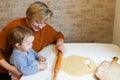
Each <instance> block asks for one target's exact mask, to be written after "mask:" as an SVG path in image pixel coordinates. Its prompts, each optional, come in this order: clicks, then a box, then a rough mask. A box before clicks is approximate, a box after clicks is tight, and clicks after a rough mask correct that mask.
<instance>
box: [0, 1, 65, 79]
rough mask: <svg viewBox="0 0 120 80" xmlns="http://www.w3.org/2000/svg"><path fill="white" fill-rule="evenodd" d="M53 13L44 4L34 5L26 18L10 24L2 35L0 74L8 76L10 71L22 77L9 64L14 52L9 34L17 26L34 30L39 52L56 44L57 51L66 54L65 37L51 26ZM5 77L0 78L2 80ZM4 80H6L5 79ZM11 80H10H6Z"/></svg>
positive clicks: (0, 34)
mask: <svg viewBox="0 0 120 80" xmlns="http://www.w3.org/2000/svg"><path fill="white" fill-rule="evenodd" d="M52 14H53V13H52V11H51V10H50V9H49V7H48V6H47V5H46V4H45V3H43V2H35V3H32V4H31V5H30V6H29V7H28V9H27V11H26V17H24V18H19V19H15V20H13V21H11V22H10V23H8V24H7V25H6V26H5V27H4V29H3V31H2V32H1V33H0V74H2V75H5V76H6V75H7V76H8V71H9V72H11V73H12V74H14V75H16V76H18V77H20V76H21V73H20V72H19V71H18V70H17V68H15V67H14V66H12V65H10V64H9V63H8V60H9V57H10V55H11V52H12V50H13V47H12V46H11V42H10V41H9V38H8V33H9V32H10V31H11V29H13V28H14V27H16V26H25V27H28V28H30V29H31V30H33V34H34V41H33V49H34V50H35V51H36V52H38V51H40V50H42V49H43V48H44V47H46V46H47V45H48V44H51V43H56V49H57V50H60V51H62V52H64V49H65V48H64V45H63V43H64V35H63V34H62V33H61V32H58V31H56V30H55V29H54V28H53V27H52V26H51V25H49V24H48V23H47V22H48V19H50V18H51V17H52ZM2 78H3V77H2V76H0V79H2ZM2 80H5V79H4V78H3V79H2ZM6 80H10V79H6Z"/></svg>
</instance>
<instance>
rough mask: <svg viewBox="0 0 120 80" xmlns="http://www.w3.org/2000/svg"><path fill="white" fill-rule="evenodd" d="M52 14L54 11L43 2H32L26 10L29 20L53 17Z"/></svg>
mask: <svg viewBox="0 0 120 80" xmlns="http://www.w3.org/2000/svg"><path fill="white" fill-rule="evenodd" d="M52 14H53V13H52V11H51V10H50V9H49V7H48V6H47V5H46V4H45V3H43V2H35V3H32V4H31V5H30V6H29V7H28V9H27V11H26V16H27V18H28V20H33V19H36V18H40V19H45V18H46V17H47V18H51V16H52Z"/></svg>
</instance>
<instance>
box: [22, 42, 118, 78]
mask: <svg viewBox="0 0 120 80" xmlns="http://www.w3.org/2000/svg"><path fill="white" fill-rule="evenodd" d="M64 45H65V48H66V51H65V52H64V54H63V57H67V56H70V55H80V56H83V57H89V58H91V59H93V60H94V62H95V63H96V65H97V66H98V65H99V64H100V63H101V62H102V61H104V60H106V61H111V60H112V58H113V57H114V56H117V57H118V58H119V59H120V48H119V47H118V46H116V45H114V44H100V43H65V44H64ZM39 54H41V55H42V56H45V57H46V58H47V61H46V63H48V68H47V69H46V70H44V71H39V72H38V73H36V74H33V75H29V76H22V78H21V80H52V76H53V69H54V63H55V60H56V51H55V45H49V46H47V47H46V48H44V49H43V50H42V51H40V52H39ZM118 63H120V60H119V61H118ZM92 75H93V74H89V75H85V76H82V77H76V76H71V75H69V74H67V73H65V72H63V71H62V70H60V71H59V73H58V76H57V78H56V80H97V79H95V78H93V76H92Z"/></svg>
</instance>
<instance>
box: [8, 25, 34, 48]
mask: <svg viewBox="0 0 120 80" xmlns="http://www.w3.org/2000/svg"><path fill="white" fill-rule="evenodd" d="M9 35H10V41H11V44H12V46H13V47H16V46H15V44H16V43H20V44H21V43H22V41H23V40H24V38H25V37H26V36H33V32H32V30H31V29H29V28H27V27H25V26H17V27H15V28H13V29H12V30H11V31H10V34H9Z"/></svg>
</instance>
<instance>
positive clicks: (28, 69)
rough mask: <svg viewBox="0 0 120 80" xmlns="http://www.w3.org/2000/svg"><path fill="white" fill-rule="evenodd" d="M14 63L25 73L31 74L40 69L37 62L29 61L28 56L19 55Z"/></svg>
mask: <svg viewBox="0 0 120 80" xmlns="http://www.w3.org/2000/svg"><path fill="white" fill-rule="evenodd" d="M14 65H15V66H16V67H17V68H18V69H19V70H20V71H21V72H22V74H23V75H31V74H34V73H37V72H38V71H39V69H38V66H37V64H34V65H31V64H28V63H27V57H26V56H24V57H23V56H22V57H20V56H17V57H15V58H14Z"/></svg>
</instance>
